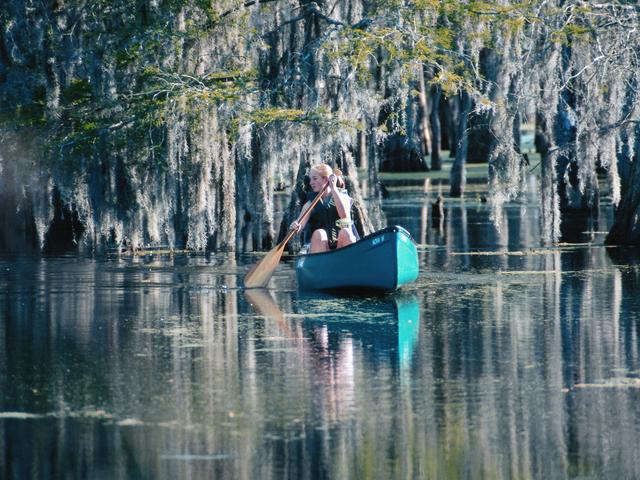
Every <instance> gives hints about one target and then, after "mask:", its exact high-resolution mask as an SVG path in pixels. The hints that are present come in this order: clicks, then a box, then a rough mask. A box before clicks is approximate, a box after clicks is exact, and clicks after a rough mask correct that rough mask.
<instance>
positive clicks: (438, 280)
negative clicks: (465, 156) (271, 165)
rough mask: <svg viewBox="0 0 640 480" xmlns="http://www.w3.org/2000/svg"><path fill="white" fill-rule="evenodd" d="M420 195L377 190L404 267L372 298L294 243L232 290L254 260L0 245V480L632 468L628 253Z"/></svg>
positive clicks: (533, 222) (630, 473)
mask: <svg viewBox="0 0 640 480" xmlns="http://www.w3.org/2000/svg"><path fill="white" fill-rule="evenodd" d="M409 190H410V189H409ZM429 200H430V198H429V197H423V196H422V193H421V192H418V193H416V192H415V191H411V190H410V191H409V192H408V193H407V192H404V191H402V189H399V190H398V191H397V192H394V191H393V190H392V191H391V197H390V199H389V200H388V201H387V202H386V204H385V210H386V212H387V214H388V216H389V223H399V224H402V225H404V226H405V227H407V228H408V229H409V231H410V232H411V233H412V235H413V236H414V238H415V239H416V241H417V242H418V243H419V244H420V259H421V263H422V265H421V274H420V278H419V279H418V281H417V282H416V283H415V284H413V285H411V286H409V287H408V288H405V289H403V290H402V291H400V292H398V293H396V294H394V295H389V296H384V297H373V298H362V297H356V298H345V297H336V296H329V295H314V294H302V293H300V292H298V291H297V290H296V287H295V275H294V272H293V269H292V259H291V258H286V259H285V261H284V262H283V265H282V266H281V268H280V269H279V270H278V272H277V273H276V276H275V277H274V280H273V281H272V283H271V286H270V289H269V291H266V292H265V291H256V292H253V293H249V294H248V295H247V293H246V292H244V291H243V290H242V289H240V288H238V286H239V284H240V281H241V279H242V277H243V276H244V274H245V273H246V271H247V270H248V268H249V266H250V265H251V264H252V263H253V262H255V261H256V259H257V258H258V257H257V256H251V255H246V256H242V257H240V258H237V259H236V258H234V257H233V256H229V255H219V254H216V255H211V256H187V255H181V256H175V257H169V256H162V255H155V256H151V255H150V256H143V257H134V258H132V257H120V258H117V257H107V258H100V259H87V258H78V257H56V258H41V259H38V258H27V257H3V258H0V450H1V452H2V454H1V455H0V478H4V479H25V478H34V479H49V478H92V479H94V478H97V479H99V478H105V479H113V478H122V479H125V478H126V479H129V478H153V479H156V478H157V479H165V478H166V479H174V478H246V479H269V478H277V479H280V478H301V477H307V478H340V479H342V478H379V479H389V478H403V479H404V478H407V479H412V478H433V479H441V478H492V479H498V478H539V479H554V478H610V479H632V478H640V464H639V463H638V462H637V454H638V449H639V448H640V447H639V445H640V337H639V328H638V327H639V325H640V266H639V263H640V262H639V260H638V257H639V255H638V253H637V250H636V251H635V252H634V251H628V250H624V249H620V248H605V247H603V246H602V240H603V236H604V235H603V234H602V233H599V230H601V231H605V230H606V228H607V218H606V215H604V216H603V217H604V218H603V219H602V220H601V222H599V227H597V229H596V230H593V228H592V229H591V230H592V231H589V233H584V232H583V231H582V230H581V228H577V229H575V232H577V234H578V235H581V236H582V237H584V238H580V239H579V240H580V241H581V242H583V243H581V244H561V245H558V246H553V247H547V248H541V247H540V245H539V243H538V240H537V238H538V232H539V227H538V217H537V215H538V214H537V210H536V209H535V208H532V207H527V206H526V203H527V202H525V204H517V205H512V206H509V207H508V209H507V212H506V214H505V215H506V216H505V220H506V221H505V225H504V227H503V228H502V229H501V230H500V232H498V231H497V230H496V229H495V227H494V226H493V225H492V224H491V222H490V221H489V208H488V207H487V206H486V204H483V203H482V202H480V201H475V200H474V199H473V198H471V199H468V200H467V201H466V203H461V202H458V201H450V202H449V203H448V204H447V205H446V210H447V218H446V220H445V222H444V223H443V225H442V226H441V227H440V228H433V226H432V222H431V219H430V210H429V207H430V203H429ZM575 232H574V233H575ZM586 242H590V243H586Z"/></svg>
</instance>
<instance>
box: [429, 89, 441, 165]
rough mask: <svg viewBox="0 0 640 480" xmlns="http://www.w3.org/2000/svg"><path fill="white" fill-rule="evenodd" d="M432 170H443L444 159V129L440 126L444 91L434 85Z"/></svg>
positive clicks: (432, 93) (431, 118) (431, 93)
mask: <svg viewBox="0 0 640 480" xmlns="http://www.w3.org/2000/svg"><path fill="white" fill-rule="evenodd" d="M430 96H431V113H430V120H431V170H442V159H441V158H440V149H441V143H442V131H441V127H440V97H442V91H441V90H440V87H438V86H437V85H434V86H433V87H432V88H431V92H430Z"/></svg>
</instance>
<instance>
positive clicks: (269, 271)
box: [244, 182, 329, 288]
mask: <svg viewBox="0 0 640 480" xmlns="http://www.w3.org/2000/svg"><path fill="white" fill-rule="evenodd" d="M328 186H329V182H327V183H326V184H325V186H324V187H322V190H321V191H320V193H318V195H317V196H316V198H314V199H313V201H312V202H311V204H310V205H309V207H308V208H307V209H306V210H305V211H303V212H302V213H301V214H300V216H299V217H298V220H296V221H297V222H298V223H300V222H302V221H304V220H305V219H306V218H307V216H308V215H309V213H311V210H313V208H314V207H315V206H316V205H317V204H318V202H319V201H320V200H321V199H322V195H323V194H324V192H325V190H326V189H327V187H328ZM296 233H298V230H297V229H294V228H290V229H289V231H288V232H287V235H286V236H285V237H284V239H283V240H282V241H281V242H280V243H279V244H278V245H276V246H275V247H274V248H273V249H271V250H270V251H269V252H268V253H267V254H266V255H265V256H264V258H263V259H262V260H260V261H259V262H258V263H256V264H255V265H254V266H253V268H252V269H251V270H249V273H247V274H246V275H245V277H244V286H245V287H246V288H256V287H266V286H267V284H268V283H269V279H270V278H271V275H273V272H274V271H275V269H276V267H277V266H278V263H279V262H280V257H281V256H282V253H283V252H284V247H285V246H286V245H287V243H288V242H289V240H291V238H292V237H293V236H294V235H295V234H296Z"/></svg>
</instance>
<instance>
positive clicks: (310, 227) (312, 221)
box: [305, 191, 352, 249]
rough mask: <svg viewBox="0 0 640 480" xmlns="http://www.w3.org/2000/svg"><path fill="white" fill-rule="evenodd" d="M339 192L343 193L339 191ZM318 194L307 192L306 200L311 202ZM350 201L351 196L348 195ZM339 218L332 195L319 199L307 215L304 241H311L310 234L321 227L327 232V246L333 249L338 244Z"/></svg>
mask: <svg viewBox="0 0 640 480" xmlns="http://www.w3.org/2000/svg"><path fill="white" fill-rule="evenodd" d="M340 193H344V192H343V191H341V192H340ZM317 195H318V194H317V193H316V192H308V193H307V201H308V202H312V201H313V200H314V199H315V198H316V196H317ZM349 200H350V203H352V202H351V197H349ZM338 220H340V216H339V215H338V209H337V208H336V204H335V202H334V201H333V197H332V196H328V197H327V198H323V199H321V200H320V201H319V202H318V203H317V204H316V206H315V207H314V208H313V210H312V211H311V214H310V215H309V222H308V223H307V228H306V232H305V242H310V241H311V235H312V234H313V232H314V231H316V230H318V229H320V228H321V229H323V230H324V231H326V232H327V237H328V238H329V248H331V249H334V248H336V245H337V244H338V232H339V231H340V227H339V226H338V225H337V224H336V222H337V221H338Z"/></svg>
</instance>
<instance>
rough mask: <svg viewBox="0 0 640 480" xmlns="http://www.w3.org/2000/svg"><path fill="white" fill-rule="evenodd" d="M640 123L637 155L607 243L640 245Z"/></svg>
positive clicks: (636, 135) (637, 132)
mask: <svg viewBox="0 0 640 480" xmlns="http://www.w3.org/2000/svg"><path fill="white" fill-rule="evenodd" d="M638 151H640V124H638V125H637V126H636V129H635V147H634V152H635V156H634V159H633V161H632V162H631V168H630V170H629V180H628V182H627V185H626V187H625V188H624V189H623V194H622V198H621V200H620V204H619V205H618V208H617V210H616V216H615V221H614V223H613V226H612V227H611V230H610V231H609V234H608V235H607V238H606V239H605V243H606V244H607V245H640V165H639V164H640V161H639V159H640V156H639V155H638Z"/></svg>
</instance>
